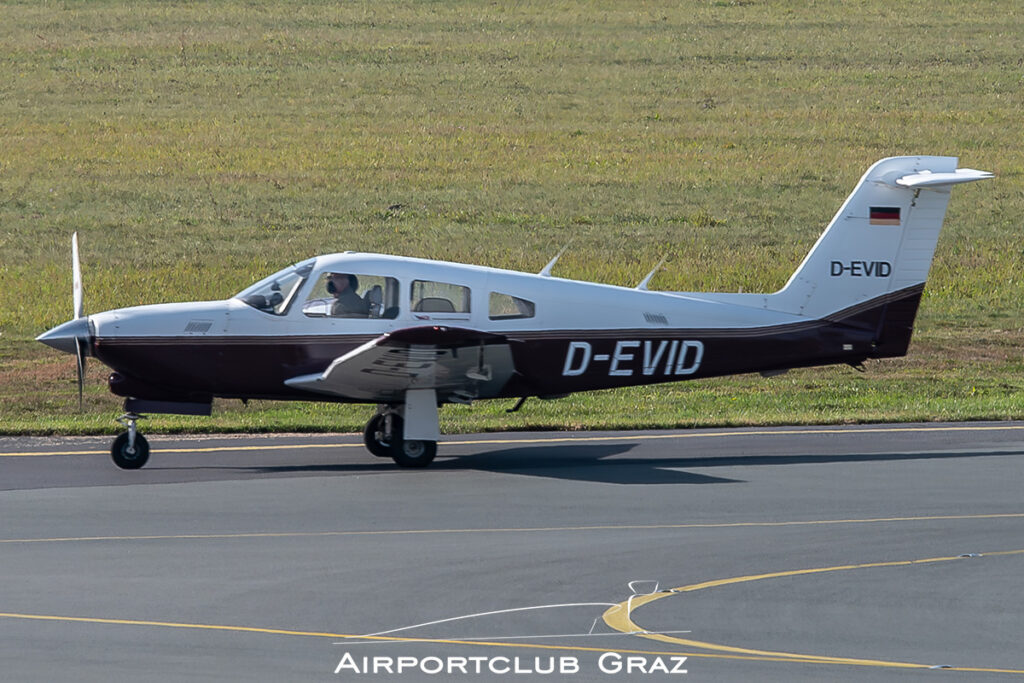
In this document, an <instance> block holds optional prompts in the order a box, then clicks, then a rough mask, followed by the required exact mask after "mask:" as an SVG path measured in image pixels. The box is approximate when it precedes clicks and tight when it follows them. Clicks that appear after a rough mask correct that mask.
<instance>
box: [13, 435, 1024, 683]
mask: <svg viewBox="0 0 1024 683" xmlns="http://www.w3.org/2000/svg"><path fill="white" fill-rule="evenodd" d="M150 443H151V447H152V452H151V457H150V461H149V464H148V465H147V467H146V468H144V469H142V470H138V471H123V470H119V469H117V468H116V467H115V466H114V465H113V464H112V463H111V462H110V461H109V457H108V456H107V454H106V451H107V448H108V446H109V438H92V437H84V438H2V439H0V519H2V520H3V531H2V533H0V576H2V577H3V581H2V582H0V596H2V597H0V662H2V663H3V665H2V669H3V672H4V673H3V678H4V679H5V680H17V681H44V680H45V681H49V680H72V679H73V680H79V681H108V680H112V679H121V680H133V681H175V680H182V681H184V680H255V681H280V680H289V681H305V680H311V681H312V680H329V679H335V680H338V679H347V680H351V679H361V680H407V681H414V680H439V678H441V679H448V678H454V679H464V680H501V679H508V678H526V679H531V678H532V679H557V680H616V679H618V680H633V679H636V678H645V679H646V678H651V679H654V678H668V677H673V678H678V677H680V676H682V677H683V679H689V680H707V681H719V680H721V681H731V680H746V679H757V680H765V681H772V680H777V681H799V680H807V681H820V680H854V679H856V680H868V681H891V680H894V679H898V678H900V679H902V678H907V679H922V680H923V679H933V678H935V677H936V676H941V677H944V678H949V677H953V678H956V679H957V680H965V681H966V680H971V681H976V680H1015V679H1020V680H1024V649H1022V648H1021V645H1020V643H1021V642H1024V590H1022V588H1024V585H1022V584H1024V495H1022V491H1024V424H1021V423H970V424H921V425H872V426H850V427H801V428H777V429H776V428H772V429H735V430H731V429H730V430H714V429H713V430H686V431H671V432H614V433H613V432H580V433H517V434H484V435H463V436H453V437H448V438H447V439H446V443H443V444H441V445H440V446H439V456H438V460H437V461H436V462H435V463H434V465H433V466H432V467H431V468H430V469H428V470H423V471H415V470H399V469H397V468H396V467H395V466H394V465H393V464H392V463H391V462H390V461H389V460H380V459H376V458H373V457H372V456H370V455H369V454H368V453H366V452H365V451H364V450H363V448H362V446H361V438H360V437H357V436H354V435H283V436H204V437H171V436H155V435H154V436H152V437H151V438H150ZM630 584H632V585H630ZM356 636H370V637H366V638H357V637H356ZM608 653H611V654H608ZM673 656H686V657H688V659H687V660H686V662H685V666H684V667H683V668H685V669H686V670H687V671H688V673H686V674H685V675H683V674H674V675H673V674H666V673H664V672H663V671H661V670H660V669H662V668H663V667H664V668H669V669H671V668H673V666H674V664H673V661H672V660H671V657H673ZM373 657H378V658H380V659H379V661H380V662H386V661H390V663H391V665H392V666H395V665H397V663H398V658H401V657H405V658H406V660H405V661H406V663H407V665H409V663H410V662H413V661H415V662H416V665H415V666H412V665H409V666H410V667H411V668H408V669H407V670H406V671H405V672H404V673H402V674H400V675H399V674H395V673H391V674H389V673H387V671H386V669H382V670H381V671H379V672H378V673H376V674H374V673H372V672H370V673H365V668H364V665H371V664H372V658H373ZM630 657H633V658H634V659H633V660H629V659H628V658H630ZM563 661H565V662H568V666H569V669H568V670H563V671H562V672H561V673H554V674H550V675H545V674H544V673H543V672H544V671H547V670H548V668H549V667H551V666H554V667H555V668H556V672H557V668H558V666H560V665H561V662H563ZM630 661H631V662H632V666H633V671H632V672H631V673H630V672H627V667H628V666H629V663H630ZM342 662H348V664H347V665H346V666H342V667H341V668H340V669H339V664H341V663H342ZM438 662H439V663H440V665H441V666H446V667H451V666H452V665H453V664H454V666H455V670H454V671H452V672H451V674H448V673H442V674H433V673H432V671H433V667H435V666H436V665H437V663H438ZM573 662H575V664H573ZM659 662H660V663H659ZM474 666H476V667H477V668H478V669H479V670H480V673H479V674H477V673H476V672H475V671H474ZM516 666H518V667H519V669H520V671H525V672H527V673H521V674H517V673H515V667H516ZM573 666H575V667H576V669H575V670H574V669H573ZM460 667H462V668H465V669H467V672H466V673H462V669H460ZM947 667H948V669H947V670H944V671H943V670H939V669H940V668H947ZM336 669H339V670H338V673H335V671H336ZM650 669H655V670H656V673H654V674H649V675H646V676H645V675H644V674H643V673H642V672H641V670H650Z"/></svg>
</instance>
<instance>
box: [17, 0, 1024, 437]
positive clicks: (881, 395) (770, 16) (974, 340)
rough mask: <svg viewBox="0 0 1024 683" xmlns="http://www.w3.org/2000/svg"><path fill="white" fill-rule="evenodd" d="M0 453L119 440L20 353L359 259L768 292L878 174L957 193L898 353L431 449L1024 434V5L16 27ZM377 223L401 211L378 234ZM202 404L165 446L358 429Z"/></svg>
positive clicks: (380, 6) (529, 423)
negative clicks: (833, 435) (63, 438)
mask: <svg viewBox="0 0 1024 683" xmlns="http://www.w3.org/2000/svg"><path fill="white" fill-rule="evenodd" d="M2 11H3V21H2V22H0V139H2V141H3V144H2V150H0V387H2V392H0V431H4V432H66V431H79V432H95V431H111V430H113V429H114V428H116V425H115V424H114V423H113V421H112V419H111V418H112V416H114V415H116V414H117V411H118V406H119V402H118V401H117V400H116V399H115V398H114V397H112V396H110V395H109V394H108V393H107V391H106V388H105V385H104V377H105V373H104V370H103V369H102V368H101V367H98V366H97V365H96V364H95V363H94V364H93V365H92V366H90V369H89V375H88V384H87V387H86V406H85V409H84V411H82V412H79V411H78V406H77V398H76V395H75V393H76V390H75V380H74V373H75V370H74V361H73V360H72V359H70V357H68V356H64V355H61V354H58V353H57V352H55V351H52V350H49V349H47V348H45V347H43V346H42V345H39V344H37V343H35V342H33V341H32V339H33V337H35V336H36V335H37V334H39V333H40V332H42V331H44V330H46V329H48V328H49V327H51V326H53V325H55V324H57V323H59V322H61V321H63V320H66V319H67V318H69V317H70V315H71V294H70V291H71V274H70V246H69V242H70V235H71V233H72V232H73V231H76V230H77V231H78V232H79V236H80V239H81V241H82V261H83V274H84V279H85V287H86V310H87V312H88V311H98V310H106V309H110V308H115V307H122V306H129V305H135V304H142V303H155V302H163V301H182V300H193V299H220V298H225V297H228V296H230V295H232V294H233V293H235V292H237V291H238V290H240V289H242V288H243V287H245V286H246V285H248V284H250V283H251V282H253V281H255V280H256V279H258V278H260V277H263V276H264V275H266V274H269V273H270V272H272V271H274V270H277V269H278V268H280V267H283V266H284V265H287V264H288V263H291V262H294V261H297V260H300V259H303V258H306V257H308V256H311V255H315V254H317V253H325V252H333V251H341V250H345V249H353V250H360V251H380V252H386V253H393V254H404V255H410V256H421V257H427V258H443V259H448V260H455V261H467V262H472V263H481V264H485V265H492V266H498V267H505V268H515V269H523V270H528V271H536V270H539V269H540V268H541V267H542V266H543V265H544V264H545V263H546V262H547V261H548V260H549V259H550V258H551V256H553V255H554V253H556V252H557V250H558V249H559V248H561V247H562V246H564V245H565V244H568V243H570V242H571V247H570V249H569V251H568V252H567V253H566V254H565V256H564V257H563V258H562V260H561V261H560V262H559V264H558V266H557V267H556V270H555V274H556V275H559V276H562V277H572V278H579V279H586V280H596V281H601V282H610V283H614V284H621V285H630V286H632V285H635V284H636V283H637V282H638V281H639V280H640V279H641V278H642V277H643V276H644V274H645V273H646V272H647V271H648V270H649V269H650V268H652V267H654V265H655V264H656V263H657V261H658V260H659V259H660V258H661V257H662V256H668V257H669V261H668V263H667V264H666V266H665V268H664V270H663V271H661V272H660V273H659V274H658V275H657V277H656V278H655V279H654V281H653V283H652V288H660V289H670V290H720V291H737V290H739V289H741V288H742V290H743V291H772V290H774V289H777V288H778V287H780V286H781V285H782V284H783V283H784V282H785V280H786V279H787V277H788V276H789V274H790V273H791V272H792V271H793V269H794V268H795V267H796V265H797V263H799V261H800V259H801V258H802V257H803V255H804V254H805V253H806V251H807V250H808V249H809V247H810V246H811V244H812V243H813V241H814V240H815V239H816V238H817V236H818V234H819V233H820V232H821V230H822V229H823V228H824V226H825V225H826V223H827V222H828V220H829V218H830V217H831V216H832V215H833V213H834V212H835V211H836V210H837V209H838V207H839V205H840V204H841V203H842V201H843V199H845V197H846V195H847V193H848V192H849V191H850V190H851V189H852V188H853V186H854V184H855V183H856V181H857V180H858V178H859V177H860V176H861V174H862V173H863V172H864V170H866V168H867V167H868V166H869V165H870V164H871V163H873V162H874V161H876V160H877V159H879V158H881V157H884V156H892V155H899V154H950V155H957V156H959V157H960V158H961V165H964V166H968V167H973V168H980V169H984V170H990V171H994V172H995V173H996V174H997V176H998V177H997V180H995V181H993V182H987V183H979V184H975V185H970V186H966V187H961V188H957V189H956V191H955V192H954V196H953V200H952V203H951V205H950V210H949V213H948V215H947V220H946V228H945V230H944V232H943V235H942V238H941V239H940V242H939V247H938V251H937V254H936V261H935V264H934V266H933V269H932V274H931V277H930V279H929V283H928V287H927V290H926V293H925V298H924V301H923V304H922V310H921V312H920V315H919V318H918V327H917V333H916V336H915V342H914V343H913V345H912V347H911V353H910V356H909V357H908V358H906V359H901V360H894V361H884V362H872V363H869V364H868V367H867V373H866V374H860V373H856V372H855V371H853V370H852V369H849V368H828V369H817V370H805V371H799V372H794V373H791V374H790V375H786V376H784V377H778V378H773V379H770V380H765V379H762V378H760V377H757V376H754V377H738V378H726V379H720V380H714V381H702V382H693V383H684V384H679V385H671V386H662V387H655V388H645V389H635V390H625V391H615V392H599V393H595V394H590V395H582V396H573V397H571V398H569V399H565V400H562V401H554V402H541V401H531V402H529V403H527V405H526V406H525V407H524V408H523V410H522V411H521V412H519V413H516V414H512V415H509V414H506V413H505V412H504V410H505V409H506V408H507V407H509V405H510V403H508V404H507V402H494V403H490V404H479V405H477V406H474V407H473V408H471V409H465V408H462V407H457V408H455V407H452V408H448V409H446V410H445V411H443V420H444V425H443V428H444V429H445V430H448V431H456V430H477V429H499V428H515V429H527V428H535V427H545V428H548V427H550V428H561V429H564V428H571V429H580V428H598V427H623V426H636V427H657V426H679V425H682V426H690V425H708V424H713V425H724V424H764V423H789V422H846V421H878V420H931V419H1007V418H1021V417H1024V378H1022V377H1024V375H1022V370H1024V355H1022V350H1021V349H1022V346H1021V343H1022V341H1024V323H1022V313H1024V305H1022V300H1024V284H1022V277H1021V275H1020V272H1021V265H1022V262H1024V258H1022V257H1024V237H1022V234H1024V231H1022V222H1024V218H1022V217H1024V144H1022V143H1024V140H1022V133H1021V130H1022V129H1021V125H1020V112H1021V111H1024V95H1022V93H1024V77H1022V74H1024V71H1022V69H1021V55H1024V13H1022V12H1021V11H1020V8H1019V7H1017V6H1016V4H1015V3H1013V2H976V3H970V4H969V5H964V4H956V3H939V4H935V3H927V2H913V1H912V2H903V3H899V4H898V5H893V4H892V3H885V2H881V1H880V0H878V1H876V0H865V1H863V2H857V3H815V2H807V3H791V2H742V1H739V2H693V3H682V4H679V5H678V6H672V7H661V6H658V5H639V4H634V3H613V2H608V3H595V2H586V3H559V2H555V3H552V2H543V3H530V2H521V3H515V4H514V5H513V4H507V3H493V4H490V3H488V4H485V3H475V2H468V3H458V2H412V3H387V2H384V3H381V2H373V3H360V2H346V3H324V4H313V5H302V6H296V5H294V4H291V3H257V4H251V3H232V2H216V3H189V4H185V3H180V4H179V3H163V2H161V3H144V4H137V3H125V4H122V3H106V2H82V3H78V2H63V3H35V2H26V3H11V2H8V3H4V4H3V6H2ZM389 207H391V208H389ZM367 412H368V411H367V408H366V407H358V406H357V407H341V406H333V405H321V404H305V403H303V404H271V403H265V402H254V403H253V404H250V406H249V407H248V408H243V407H241V406H240V405H238V403H237V402H218V403H217V405H216V410H215V415H214V417H213V418H212V419H192V418H176V417H169V416H155V417H154V418H152V419H151V420H149V421H148V422H147V423H145V424H144V428H145V429H147V430H149V431H159V430H202V429H216V430H233V429H247V430H248V429H255V430H264V429H266V430H279V429H285V430H335V429H337V430H351V429H357V428H359V427H361V424H362V423H363V422H364V421H365V419H366V417H367Z"/></svg>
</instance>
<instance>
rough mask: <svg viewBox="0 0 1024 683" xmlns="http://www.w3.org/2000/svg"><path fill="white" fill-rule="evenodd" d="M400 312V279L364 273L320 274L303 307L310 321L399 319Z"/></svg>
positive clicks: (333, 272)
mask: <svg viewBox="0 0 1024 683" xmlns="http://www.w3.org/2000/svg"><path fill="white" fill-rule="evenodd" d="M398 311H399V308H398V280H396V279H395V278H393V277H386V276H384V275H369V274H365V273H344V272H335V271H328V272H325V273H321V275H320V277H319V278H317V281H316V284H314V285H313V288H312V289H311V290H310V293H309V297H308V298H307V299H306V302H305V303H304V304H302V312H303V313H304V314H306V315H307V316H308V317H310V318H396V317H398Z"/></svg>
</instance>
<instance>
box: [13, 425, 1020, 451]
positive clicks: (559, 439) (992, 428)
mask: <svg viewBox="0 0 1024 683" xmlns="http://www.w3.org/2000/svg"><path fill="white" fill-rule="evenodd" d="M1003 431H1024V425H1016V424H1014V425H946V426H935V427H930V426H924V427H922V426H916V427H857V428H849V427H845V428H813V429H782V430H779V429H758V430H742V429H738V430H729V431H720V432H683V433H676V432H673V433H670V434H620V435H616V436H552V437H538V438H535V439H467V440H457V439H456V440H452V441H446V442H444V444H445V445H448V446H496V445H508V444H544V443H569V442H571V443H588V442H590V443H594V442H607V441H655V440H665V439H715V438H723V437H729V436H732V437H743V436H794V435H796V436H799V435H808V434H851V435H856V434H899V433H906V432H917V433H931V432H1003ZM362 447H363V444H361V443H309V444H282V445H268V446H252V445H250V446H241V445H239V446H211V447H200V448H154V449H151V450H150V453H217V452H229V451H234V452H240V451H276V450H282V451H284V450H300V449H316V448H362ZM107 452H108V451H106V450H88V451H85V450H81V451H39V452H22V451H11V452H7V453H0V457H2V458H22V457H38V456H54V455H99V454H106V453H107Z"/></svg>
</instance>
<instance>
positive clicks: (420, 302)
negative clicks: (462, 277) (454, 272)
mask: <svg viewBox="0 0 1024 683" xmlns="http://www.w3.org/2000/svg"><path fill="white" fill-rule="evenodd" d="M410 305H411V307H412V311H413V313H436V314H441V315H440V316H439V317H443V314H445V313H463V314H467V313H469V287H463V286H462V285H453V284H450V283H448V282H432V281H430V280H413V282H412V298H411V299H410Z"/></svg>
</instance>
